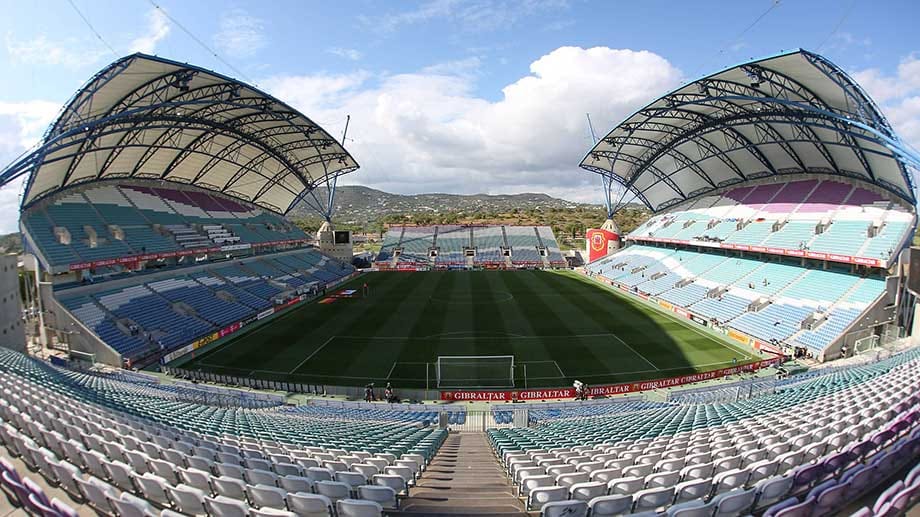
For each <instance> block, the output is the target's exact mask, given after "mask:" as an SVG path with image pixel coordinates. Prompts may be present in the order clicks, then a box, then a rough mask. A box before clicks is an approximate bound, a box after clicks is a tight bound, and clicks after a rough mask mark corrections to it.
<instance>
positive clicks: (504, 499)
mask: <svg viewBox="0 0 920 517" xmlns="http://www.w3.org/2000/svg"><path fill="white" fill-rule="evenodd" d="M399 513H400V514H407V515H410V514H411V515H422V514H424V515H431V516H438V515H476V516H483V515H495V516H502V517H507V516H509V515H533V514H528V513H527V512H525V511H524V505H523V503H522V502H521V500H520V499H518V498H517V497H516V496H515V495H514V487H513V486H512V485H511V482H510V480H509V479H508V476H507V474H506V473H505V470H504V469H503V468H502V467H501V465H499V463H498V461H497V459H496V458H495V455H494V454H493V453H492V449H491V447H490V446H489V442H488V440H487V439H486V436H485V434H483V433H471V432H459V433H452V434H451V435H450V436H449V437H448V438H447V441H445V443H444V445H442V446H441V449H440V450H439V451H438V454H437V455H435V457H434V458H432V461H431V463H430V464H429V465H428V468H427V469H426V470H425V472H424V473H423V475H422V477H421V479H419V481H418V485H417V486H416V487H414V488H413V489H412V490H411V491H410V496H409V497H407V498H406V499H404V500H403V501H402V503H401V506H400V512H399Z"/></svg>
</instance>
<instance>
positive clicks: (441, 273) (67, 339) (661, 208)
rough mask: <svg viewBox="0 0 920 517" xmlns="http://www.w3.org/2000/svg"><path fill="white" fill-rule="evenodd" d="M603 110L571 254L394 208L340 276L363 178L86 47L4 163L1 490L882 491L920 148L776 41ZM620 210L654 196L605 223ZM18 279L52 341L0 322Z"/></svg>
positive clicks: (908, 299)
mask: <svg viewBox="0 0 920 517" xmlns="http://www.w3.org/2000/svg"><path fill="white" fill-rule="evenodd" d="M605 123H607V124H609V127H612V129H610V130H609V132H608V133H606V134H605V135H604V136H602V137H600V138H597V139H596V143H595V144H594V145H593V147H590V148H586V149H579V150H577V151H578V153H579V155H583V156H584V158H583V159H582V161H581V163H580V168H581V170H577V171H576V172H573V174H580V175H592V177H593V176H594V175H596V176H600V178H599V181H598V185H599V186H598V188H601V187H600V185H601V184H602V185H603V195H604V197H605V200H606V210H607V216H608V218H607V221H606V222H604V224H603V225H601V226H600V227H599V228H591V229H588V230H587V232H586V235H585V242H586V249H585V250H584V252H583V255H584V258H585V264H584V265H579V266H578V267H573V265H572V262H571V261H570V260H567V259H568V258H569V257H571V256H572V255H571V254H570V253H568V252H564V251H563V249H562V246H561V244H560V240H559V239H557V236H556V235H554V232H553V229H552V228H551V227H549V226H545V225H515V224H481V225H480V224H450V225H440V224H432V225H424V226H423V225H410V224H391V225H389V226H388V227H387V229H386V231H385V233H384V235H382V239H381V240H382V247H381V249H380V251H379V252H378V253H376V254H375V256H374V258H373V260H372V262H371V264H370V267H361V268H356V267H355V266H353V265H352V263H353V261H352V257H353V254H354V250H353V244H354V243H353V236H352V235H351V232H349V231H346V230H337V229H336V228H335V225H334V224H333V222H332V217H331V216H332V211H333V206H334V195H335V190H336V184H337V180H338V179H339V178H340V177H342V176H345V175H347V174H351V173H354V172H356V171H358V170H359V165H358V163H357V161H356V160H355V158H353V157H352V155H351V154H350V153H349V151H348V150H346V148H345V145H346V144H347V142H348V140H347V139H346V138H345V137H344V135H343V137H342V138H341V139H337V138H336V137H334V136H332V135H331V134H330V132H329V131H327V130H326V129H323V127H321V126H320V124H318V123H317V122H315V121H314V120H312V119H311V118H309V114H304V113H301V112H300V111H298V110H297V109H295V108H293V107H291V106H290V105H288V104H286V103H285V102H284V100H283V99H279V98H275V97H274V96H272V95H269V94H268V93H266V92H264V91H262V90H261V89H259V88H257V87H256V86H253V85H251V84H248V83H247V82H244V81H242V80H239V79H236V78H232V77H228V76H225V75H222V74H220V73H217V72H214V71H211V70H209V69H206V68H203V67H198V66H195V65H191V64H187V63H181V62H178V61H172V60H169V59H164V58H161V57H155V56H152V55H147V54H131V55H128V56H126V57H123V58H119V59H117V60H115V61H114V62H112V63H111V64H110V65H108V66H106V67H105V68H103V69H102V70H100V71H99V72H98V73H96V74H95V75H94V76H93V77H91V78H89V80H88V81H87V82H86V83H85V84H83V85H82V86H81V87H80V88H79V90H77V91H76V93H74V94H73V96H72V97H71V98H70V100H69V101H68V102H67V104H66V106H65V107H64V108H63V109H62V110H61V111H60V113H59V115H58V116H57V118H56V119H55V120H54V122H53V123H52V124H51V125H50V127H48V129H47V130H46V132H45V133H44V136H43V138H42V140H41V142H40V144H39V145H37V146H36V147H35V148H34V149H32V150H31V151H30V152H28V153H25V154H23V155H22V156H20V157H19V158H17V159H16V160H15V161H13V162H12V163H10V164H8V165H7V166H6V167H5V168H4V169H3V170H2V171H0V183H3V184H6V183H9V182H12V181H14V180H17V179H22V180H24V181H25V187H24V191H23V194H22V199H21V206H20V222H19V224H20V228H21V230H22V236H23V246H24V249H25V258H24V259H23V260H22V263H21V264H17V259H16V257H15V256H4V257H3V258H2V261H3V267H2V276H0V290H2V291H3V293H4V294H3V305H2V307H0V312H2V315H0V318H2V321H0V326H2V328H3V334H4V343H3V344H4V348H0V386H2V389H3V396H2V397H0V419H2V421H0V444H2V449H0V486H2V488H3V491H4V493H5V496H6V499H5V501H4V502H8V503H9V504H10V505H11V506H17V507H19V508H21V509H22V511H24V512H27V514H29V515H41V516H71V515H92V514H98V515H112V516H119V517H120V516H132V517H133V516H148V515H162V516H175V515H191V516H197V515H207V516H214V517H216V516H269V515H284V516H287V515H296V516H321V515H322V516H330V517H332V516H339V517H350V516H377V515H403V514H406V515H446V514H454V515H533V516H537V515H544V516H547V517H556V516H570V517H577V516H589V515H590V516H592V517H595V516H596V517H600V516H613V515H626V514H641V515H668V516H716V515H718V516H741V515H769V516H779V515H783V516H793V515H795V516H798V515H837V514H845V515H846V514H858V515H885V516H895V515H905V514H906V513H907V512H908V511H910V510H911V508H912V507H913V506H914V505H915V503H916V502H917V501H918V500H920V466H918V458H920V368H918V364H920V348H917V347H916V345H915V339H914V336H913V334H914V329H915V325H916V324H917V323H916V319H915V312H916V296H917V294H916V293H917V287H916V286H917V285H920V254H918V253H917V252H916V250H912V249H911V248H910V243H911V240H912V238H913V236H914V233H915V231H916V229H917V210H916V204H917V199H916V186H915V185H914V178H915V176H914V174H915V172H916V170H918V168H920V158H918V156H917V155H916V153H915V152H914V151H913V150H912V149H911V148H910V147H909V146H906V145H905V144H904V143H903V142H902V140H901V139H900V138H899V136H898V135H897V134H896V133H895V131H894V129H893V128H892V126H891V124H890V123H889V121H888V120H887V119H886V116H885V115H884V114H883V113H882V112H881V111H880V109H879V108H878V106H876V104H875V103H874V102H873V100H872V99H871V98H870V97H869V96H868V95H867V93H866V92H865V91H864V90H863V88H862V87H861V86H860V84H858V83H857V82H856V81H855V80H854V79H853V78H852V77H851V76H850V75H848V74H847V73H846V72H844V71H843V69H841V68H840V67H838V66H837V65H835V64H834V63H832V62H830V61H829V60H828V59H826V58H824V57H823V56H821V55H819V54H817V53H814V52H810V51H806V50H794V51H789V52H783V53H780V54H776V55H772V56H769V57H766V58H762V59H753V60H750V61H747V62H744V63H742V64H739V65H736V66H732V67H729V68H725V69H722V70H718V71H715V72H712V73H709V74H708V75H705V76H704V77H702V78H700V79H697V80H695V81H691V82H687V83H685V84H683V85H681V86H680V87H678V88H677V89H675V90H673V91H671V92H669V93H666V94H664V95H662V96H660V97H659V98H657V99H655V100H654V101H652V102H651V103H649V104H647V105H646V106H644V107H642V108H640V109H639V110H637V111H635V112H634V113H633V114H632V115H630V116H628V117H626V118H625V119H624V120H622V121H620V122H619V123H617V121H615V120H611V121H606V122H605ZM572 165H573V170H574V169H577V166H578V165H579V164H578V163H573V164H572ZM302 203H307V204H308V205H311V206H313V207H315V208H316V210H317V212H319V213H320V214H322V215H323V216H324V219H325V221H324V222H323V223H322V225H321V226H320V227H319V228H316V229H315V231H311V232H307V231H304V230H303V229H302V228H301V227H299V226H298V225H296V224H294V222H293V221H292V220H291V219H290V218H289V215H290V213H291V210H292V209H293V208H294V207H295V206H297V205H299V204H302ZM636 203H639V204H641V205H643V206H644V207H645V208H646V209H647V210H648V211H650V213H651V216H650V218H649V219H648V220H647V221H645V222H643V223H642V224H641V225H640V226H638V228H636V229H634V230H632V231H629V232H620V230H619V228H618V227H617V224H616V223H615V221H614V219H615V216H616V214H617V212H618V210H620V209H621V208H623V207H625V206H628V205H630V204H636ZM19 270H22V271H24V273H23V274H22V275H21V276H20V275H19V273H18V271H19ZM21 279H24V280H21ZM21 289H22V291H23V292H25V293H26V296H27V299H28V300H29V301H30V302H34V303H35V304H36V305H37V307H38V308H39V310H38V311H37V313H36V317H37V318H38V321H39V324H38V326H37V327H36V329H37V330H36V331H37V332H38V337H37V339H40V342H41V343H42V344H43V345H46V348H49V349H53V350H52V351H51V352H48V351H47V350H45V351H43V352H42V353H35V351H34V350H30V348H29V347H27V346H26V339H25V337H24V334H25V329H24V328H23V323H22V307H23V306H22V304H21V303H20V301H19V300H20V296H19V293H20V290H21ZM51 344H53V345H54V346H51ZM11 515H12V514H11Z"/></svg>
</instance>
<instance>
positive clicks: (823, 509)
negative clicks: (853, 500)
mask: <svg viewBox="0 0 920 517" xmlns="http://www.w3.org/2000/svg"><path fill="white" fill-rule="evenodd" d="M849 490H850V485H849V483H839V484H835V485H834V486H832V487H830V488H827V489H825V490H823V491H822V492H821V493H819V494H818V495H817V498H816V500H815V508H814V513H815V515H831V514H833V513H835V512H837V511H838V510H839V509H840V508H841V507H843V506H844V505H845V504H846V503H847V501H848V499H847V497H848V496H849Z"/></svg>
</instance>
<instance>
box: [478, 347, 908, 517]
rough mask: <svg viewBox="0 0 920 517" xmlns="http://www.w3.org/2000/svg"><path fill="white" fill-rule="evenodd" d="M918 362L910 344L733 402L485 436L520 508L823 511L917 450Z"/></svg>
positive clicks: (557, 422)
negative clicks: (525, 505)
mask: <svg viewBox="0 0 920 517" xmlns="http://www.w3.org/2000/svg"><path fill="white" fill-rule="evenodd" d="M918 366H920V352H918V351H917V350H916V349H914V350H912V351H908V352H904V353H901V354H899V355H896V356H893V357H890V358H888V359H885V360H882V361H880V362H878V363H875V364H869V365H860V366H853V367H847V368H842V369H834V370H830V371H829V372H827V373H825V374H818V375H817V376H815V377H812V378H810V379H808V380H806V381H805V382H800V383H798V384H795V385H793V386H790V387H786V388H783V389H780V390H778V391H777V392H776V393H772V394H768V395H762V396H758V397H753V398H750V399H747V400H742V401H738V402H731V403H711V404H705V403H704V404H697V403H690V404H672V405H671V406H670V407H664V408H651V409H638V410H636V411H633V412H627V413H618V414H615V415H602V416H590V417H584V416H574V417H571V418H561V419H554V420H548V421H542V422H538V423H537V425H535V426H533V427H530V428H507V429H493V430H490V431H489V438H490V441H491V444H492V447H493V448H494V450H495V452H496V454H497V455H498V456H499V457H500V458H501V460H502V462H503V465H504V467H505V468H506V469H507V471H508V474H509V476H510V477H511V478H512V479H513V480H514V482H515V485H516V486H517V488H518V492H519V494H520V495H521V496H522V497H523V498H525V499H526V500H527V502H528V506H529V508H531V509H533V510H541V509H542V511H543V515H547V516H549V515H563V514H564V513H563V510H568V511H569V512H571V513H570V514H578V513H579V511H587V510H588V508H591V512H592V515H621V514H629V513H631V512H636V513H641V512H652V513H654V512H667V515H669V516H670V515H675V516H676V515H694V516H696V515H700V516H702V515H709V516H711V515H726V516H738V515H748V514H750V513H754V514H758V515H759V514H760V513H762V512H763V511H764V510H767V509H768V508H770V507H771V506H773V505H775V504H781V505H783V506H779V507H778V508H777V509H775V510H773V511H778V510H779V508H783V507H789V506H793V505H796V504H808V505H810V506H809V510H810V511H805V512H804V513H801V512H800V513H789V515H830V514H834V513H835V512H837V511H840V510H841V509H842V508H843V507H845V506H846V505H847V503H848V502H849V501H851V500H855V499H858V498H859V497H860V496H861V494H864V493H865V492H866V490H867V489H868V488H871V487H872V483H878V482H879V481H880V480H881V479H884V478H885V477H887V476H888V475H890V474H893V473H894V472H896V471H897V469H898V468H900V467H902V466H904V465H909V464H911V462H914V461H916V458H918V457H920V392H918V388H920V370H918V368H917V367H918ZM900 491H903V490H901V487H899V489H898V490H895V491H894V493H900ZM886 502H887V499H886ZM582 509H583V510H582ZM767 514H772V513H771V510H767Z"/></svg>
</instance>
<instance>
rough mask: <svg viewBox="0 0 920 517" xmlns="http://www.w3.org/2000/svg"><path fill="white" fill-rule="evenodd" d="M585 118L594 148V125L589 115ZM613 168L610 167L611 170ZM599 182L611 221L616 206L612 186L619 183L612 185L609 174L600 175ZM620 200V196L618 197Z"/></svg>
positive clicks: (595, 142) (595, 136)
mask: <svg viewBox="0 0 920 517" xmlns="http://www.w3.org/2000/svg"><path fill="white" fill-rule="evenodd" d="M585 117H586V118H587V119H588V131H590V132H591V140H592V145H594V146H596V145H597V142H598V138H597V133H595V132H594V124H592V123H591V114H590V113H585ZM612 169H613V167H612V166H611V170H612ZM600 176H601V180H602V181H603V183H604V207H605V208H606V209H607V219H612V218H613V214H614V212H616V208H617V206H615V205H614V203H613V197H614V193H613V189H614V185H619V183H614V181H613V180H612V178H611V177H610V175H609V174H601V175H600ZM620 198H621V199H622V195H621V196H620Z"/></svg>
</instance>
